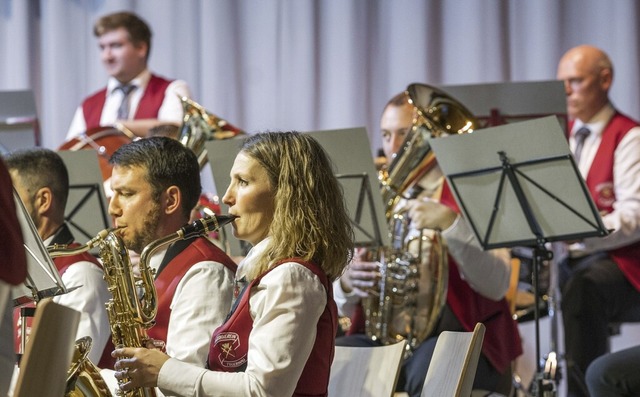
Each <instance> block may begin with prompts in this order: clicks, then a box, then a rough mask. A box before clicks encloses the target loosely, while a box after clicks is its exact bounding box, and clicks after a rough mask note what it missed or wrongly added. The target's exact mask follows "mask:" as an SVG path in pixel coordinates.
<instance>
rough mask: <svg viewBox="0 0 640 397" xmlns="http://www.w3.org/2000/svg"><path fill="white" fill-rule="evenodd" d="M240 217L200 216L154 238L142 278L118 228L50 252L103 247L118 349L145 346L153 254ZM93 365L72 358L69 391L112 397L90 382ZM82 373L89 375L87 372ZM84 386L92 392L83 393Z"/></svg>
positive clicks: (143, 394)
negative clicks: (80, 243) (160, 236)
mask: <svg viewBox="0 0 640 397" xmlns="http://www.w3.org/2000/svg"><path fill="white" fill-rule="evenodd" d="M235 218H236V216H234V215H214V216H211V217H205V218H201V219H198V220H196V221H194V222H192V223H191V224H188V225H186V226H184V227H182V228H181V229H179V230H178V231H176V232H175V233H173V234H170V235H168V236H165V237H162V238H160V239H158V240H155V241H153V242H151V243H150V244H149V245H147V246H146V247H145V248H144V249H143V250H142V253H141V255H140V262H139V264H138V273H139V276H138V277H136V276H135V275H134V271H133V266H132V264H131V260H130V258H129V254H128V252H127V250H126V248H125V246H124V243H123V241H122V238H120V237H119V236H118V235H117V229H105V230H102V231H101V232H100V233H98V235H97V236H95V237H94V238H93V239H91V240H90V241H89V242H87V243H86V244H84V245H82V246H80V247H76V248H61V247H54V248H53V249H51V250H50V255H51V256H52V257H57V256H64V255H74V254H77V253H81V252H85V251H88V250H89V249H91V248H93V247H96V246H99V247H100V257H101V259H102V262H103V269H104V272H105V274H104V278H105V280H106V282H107V286H108V288H109V292H111V294H112V296H113V298H112V299H110V300H109V302H107V303H106V307H107V314H108V316H109V324H110V325H111V338H112V341H113V344H114V346H115V347H123V346H129V347H146V344H147V342H148V341H149V337H148V336H147V332H146V330H147V329H149V328H150V327H152V326H153V324H154V319H155V316H156V310H157V295H156V289H155V284H154V273H155V271H154V270H153V269H152V268H150V267H149V260H150V258H151V256H153V254H154V253H155V252H156V251H158V250H159V249H160V248H162V247H164V246H165V245H167V244H171V243H173V242H175V241H177V240H181V239H187V238H191V237H195V236H200V235H204V234H208V233H210V232H214V231H216V230H217V229H218V228H220V227H221V226H223V225H225V224H227V223H229V222H231V221H233V220H234V219H235ZM86 348H87V346H86V343H83V344H80V345H78V344H77V345H76V349H77V350H79V351H82V350H85V349H86ZM74 357H76V356H74ZM89 364H90V363H89V360H88V359H87V358H86V354H80V352H78V355H77V357H76V359H75V361H74V362H72V368H71V369H70V370H69V371H68V373H69V379H68V380H67V382H68V383H67V390H68V391H69V394H68V395H69V396H73V397H75V396H100V397H102V396H111V394H110V393H108V394H100V393H101V391H100V390H99V389H96V388H92V387H91V385H90V384H89V383H90V381H89V380H90V379H94V378H95V376H94V375H95V374H93V370H92V368H95V367H94V366H93V364H91V365H89ZM75 368H77V369H75ZM83 371H85V372H88V373H86V374H82V372H83ZM98 375H99V374H98ZM98 383H100V382H98ZM83 390H90V391H85V392H83ZM71 393H74V394H71ZM91 393H93V394H91ZM117 394H118V395H121V396H126V397H155V396H156V393H155V389H153V388H139V389H135V390H131V391H128V392H122V391H118V392H117Z"/></svg>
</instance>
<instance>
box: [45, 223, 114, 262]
mask: <svg viewBox="0 0 640 397" xmlns="http://www.w3.org/2000/svg"><path fill="white" fill-rule="evenodd" d="M118 229H119V228H111V229H104V230H101V231H100V232H99V233H98V234H96V236H95V237H94V238H92V239H91V240H89V241H87V242H86V243H85V244H82V245H79V246H77V247H72V248H69V246H68V245H58V244H54V245H52V246H50V247H47V252H48V253H49V256H50V257H51V258H52V259H55V258H58V257H60V256H70V255H76V254H81V253H83V252H86V251H89V250H90V249H92V248H94V247H97V246H98V245H99V244H100V242H102V241H104V239H105V238H106V237H107V236H108V235H109V233H110V232H112V231H115V230H118Z"/></svg>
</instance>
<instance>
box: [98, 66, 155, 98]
mask: <svg viewBox="0 0 640 397" xmlns="http://www.w3.org/2000/svg"><path fill="white" fill-rule="evenodd" d="M149 80H151V72H150V71H149V69H145V70H143V71H142V72H141V73H140V74H139V75H137V76H136V77H135V78H134V79H133V80H131V81H130V82H129V84H133V85H135V86H136V87H138V88H141V89H142V90H144V89H145V88H147V84H149ZM119 86H120V82H119V81H118V80H117V79H116V78H115V77H109V80H108V81H107V92H108V93H109V95H111V94H113V90H115V89H116V88H117V87H119Z"/></svg>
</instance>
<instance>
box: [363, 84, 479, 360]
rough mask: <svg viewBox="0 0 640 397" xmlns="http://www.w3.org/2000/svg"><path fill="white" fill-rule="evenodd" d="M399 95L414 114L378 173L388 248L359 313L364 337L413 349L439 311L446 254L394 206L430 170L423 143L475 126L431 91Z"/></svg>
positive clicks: (418, 87) (413, 89) (431, 160)
mask: <svg viewBox="0 0 640 397" xmlns="http://www.w3.org/2000/svg"><path fill="white" fill-rule="evenodd" d="M405 93H406V95H407V97H408V100H409V103H410V104H411V105H413V108H414V120H413V126H412V130H411V133H410V134H409V135H408V136H407V138H406V139H405V141H404V143H403V145H402V147H401V148H400V150H399V151H398V153H397V154H396V156H395V157H394V159H393V160H392V162H391V164H390V165H389V168H388V169H383V170H381V171H380V173H379V180H380V184H381V193H382V196H383V200H384V204H385V215H386V217H387V221H388V223H389V231H390V236H391V247H385V248H384V249H383V250H382V252H381V254H380V255H381V258H379V260H380V262H381V267H380V273H381V279H380V281H379V284H378V291H379V295H377V296H370V297H369V298H367V299H365V300H364V301H363V307H364V312H365V331H366V333H367V335H369V337H371V338H372V339H377V340H380V341H381V342H382V343H385V344H389V343H395V342H397V341H399V340H403V339H405V340H407V342H408V347H409V349H413V348H415V347H417V346H418V345H419V344H420V343H421V342H422V341H423V340H424V339H425V338H426V337H427V336H429V334H430V333H431V332H432V331H433V329H434V327H435V325H436V323H437V321H438V319H439V317H440V314H441V312H442V308H443V307H444V305H445V302H446V295H447V284H448V263H447V257H448V254H447V249H446V246H445V244H444V242H443V240H442V237H441V235H440V232H439V231H437V230H429V229H423V230H412V229H411V228H410V222H411V220H410V219H409V218H408V217H407V214H406V211H405V210H404V209H402V208H401V202H400V201H401V199H411V198H416V195H417V193H419V186H417V182H418V181H419V180H420V179H421V178H422V177H423V176H424V175H425V174H426V173H427V172H428V171H429V170H431V169H432V168H433V167H434V166H435V165H436V161H435V155H434V153H433V151H432V150H431V147H430V145H429V141H428V139H429V138H437V137H444V136H447V135H451V134H464V133H470V132H472V131H473V130H475V129H476V128H477V126H478V123H477V121H476V120H475V118H474V116H473V115H472V114H471V112H469V111H468V110H467V109H466V108H465V107H464V106H463V105H462V104H460V103H459V102H458V101H456V100H455V99H453V98H452V97H450V96H449V95H448V94H446V93H444V92H443V91H441V90H439V89H437V88H434V87H431V86H428V85H424V84H412V85H410V86H409V87H408V88H407V90H406V92H405ZM412 190H413V193H409V192H410V191H412ZM424 252H428V254H427V255H423V253H424Z"/></svg>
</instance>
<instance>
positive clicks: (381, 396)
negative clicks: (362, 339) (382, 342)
mask: <svg viewBox="0 0 640 397" xmlns="http://www.w3.org/2000/svg"><path fill="white" fill-rule="evenodd" d="M406 344H407V343H406V341H401V342H398V343H394V344H392V345H386V346H370V347H351V346H336V352H335V355H334V357H333V363H332V364H331V376H330V378H329V397H344V396H349V397H391V396H392V395H393V393H394V390H395V388H396V382H397V381H398V374H399V372H400V363H401V362H402V357H403V354H404V351H405V347H406Z"/></svg>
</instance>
